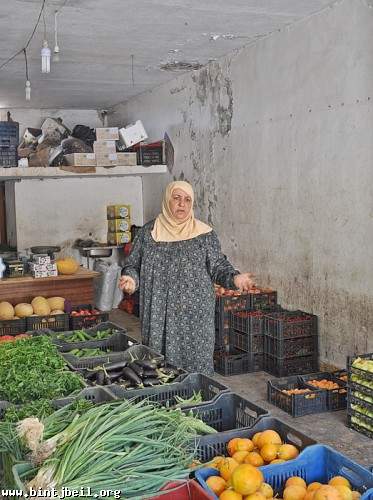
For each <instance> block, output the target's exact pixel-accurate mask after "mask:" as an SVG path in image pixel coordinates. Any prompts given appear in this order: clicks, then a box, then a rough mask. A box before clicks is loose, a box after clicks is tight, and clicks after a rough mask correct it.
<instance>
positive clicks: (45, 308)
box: [32, 297, 51, 316]
mask: <svg viewBox="0 0 373 500" xmlns="http://www.w3.org/2000/svg"><path fill="white" fill-rule="evenodd" d="M32 307H33V309H34V313H35V314H37V315H38V316H48V315H49V314H50V313H51V308H50V306H49V304H48V302H47V300H46V299H44V298H43V297H38V300H35V299H34V300H33V301H32Z"/></svg>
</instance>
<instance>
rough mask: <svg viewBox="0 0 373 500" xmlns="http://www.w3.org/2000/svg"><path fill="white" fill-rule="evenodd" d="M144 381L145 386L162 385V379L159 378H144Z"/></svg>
mask: <svg viewBox="0 0 373 500" xmlns="http://www.w3.org/2000/svg"><path fill="white" fill-rule="evenodd" d="M142 383H143V384H144V387H151V386H152V385H160V383H161V381H160V380H159V379H157V378H144V380H143V381H142Z"/></svg>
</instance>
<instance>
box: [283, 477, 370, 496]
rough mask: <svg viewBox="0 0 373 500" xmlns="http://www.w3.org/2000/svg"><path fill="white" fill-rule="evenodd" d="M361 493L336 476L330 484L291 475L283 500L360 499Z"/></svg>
mask: <svg viewBox="0 0 373 500" xmlns="http://www.w3.org/2000/svg"><path fill="white" fill-rule="evenodd" d="M359 498H360V493H359V492H358V491H353V490H352V487H351V484H350V482H349V481H348V480H347V479H346V478H344V477H342V476H334V477H332V478H331V479H330V481H329V483H328V484H322V483H319V482H313V483H310V484H309V485H308V486H307V484H306V481H305V480H304V479H302V478H301V477H296V476H295V477H290V478H289V479H288V480H287V481H286V483H285V489H284V492H283V500H359Z"/></svg>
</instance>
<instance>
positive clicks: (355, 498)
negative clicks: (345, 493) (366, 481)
mask: <svg viewBox="0 0 373 500" xmlns="http://www.w3.org/2000/svg"><path fill="white" fill-rule="evenodd" d="M360 497H361V494H360V493H359V492H358V491H353V492H352V499H353V500H359V499H360Z"/></svg>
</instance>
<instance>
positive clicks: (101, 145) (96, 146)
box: [93, 141, 117, 154]
mask: <svg viewBox="0 0 373 500" xmlns="http://www.w3.org/2000/svg"><path fill="white" fill-rule="evenodd" d="M93 151H94V152H95V153H96V154H100V153H101V154H110V153H116V151H117V149H116V146H115V141H96V142H94V143H93Z"/></svg>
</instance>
